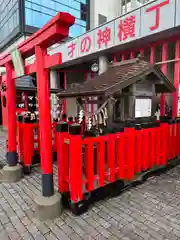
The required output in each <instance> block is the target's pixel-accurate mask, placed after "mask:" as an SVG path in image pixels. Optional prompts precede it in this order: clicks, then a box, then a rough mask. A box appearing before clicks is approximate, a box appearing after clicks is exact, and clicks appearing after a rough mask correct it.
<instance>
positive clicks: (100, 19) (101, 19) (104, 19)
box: [98, 14, 107, 25]
mask: <svg viewBox="0 0 180 240" xmlns="http://www.w3.org/2000/svg"><path fill="white" fill-rule="evenodd" d="M105 22H107V17H106V16H104V15H102V14H99V15H98V24H99V25H102V24H104V23H105Z"/></svg>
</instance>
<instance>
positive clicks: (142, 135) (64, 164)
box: [57, 123, 180, 203]
mask: <svg viewBox="0 0 180 240" xmlns="http://www.w3.org/2000/svg"><path fill="white" fill-rule="evenodd" d="M179 141H180V123H174V124H168V123H161V124H160V126H157V127H149V128H142V129H140V130H137V129H135V128H128V129H125V130H124V132H120V133H116V134H108V135H106V136H100V137H96V138H94V137H89V138H85V139H84V140H83V139H82V136H81V135H75V136H74V135H70V134H68V133H57V154H58V155H57V156H58V187H59V192H61V193H66V192H69V193H70V200H71V201H72V202H74V203H77V202H80V201H82V200H83V199H84V197H83V196H84V193H87V192H92V191H94V190H95V189H97V188H101V187H104V186H105V185H106V184H109V183H113V182H116V181H117V180H132V179H133V178H134V177H135V176H136V174H138V173H141V172H143V171H147V170H149V169H152V168H154V167H156V166H165V165H167V162H168V161H169V160H172V159H174V158H175V157H177V156H178V155H180V147H179V144H178V143H179Z"/></svg>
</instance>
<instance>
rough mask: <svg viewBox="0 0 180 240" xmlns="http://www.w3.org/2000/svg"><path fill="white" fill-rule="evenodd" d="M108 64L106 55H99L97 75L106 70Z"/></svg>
mask: <svg viewBox="0 0 180 240" xmlns="http://www.w3.org/2000/svg"><path fill="white" fill-rule="evenodd" d="M108 66H109V61H108V58H107V57H106V56H100V57H99V75H101V74H102V73H104V72H106V71H107V69H108Z"/></svg>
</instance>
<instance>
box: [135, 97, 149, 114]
mask: <svg viewBox="0 0 180 240" xmlns="http://www.w3.org/2000/svg"><path fill="white" fill-rule="evenodd" d="M151 104H152V100H151V99H149V98H144V99H143V98H137V99H136V103H135V117H136V118H138V117H150V116H151Z"/></svg>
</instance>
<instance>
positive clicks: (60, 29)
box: [0, 12, 75, 197]
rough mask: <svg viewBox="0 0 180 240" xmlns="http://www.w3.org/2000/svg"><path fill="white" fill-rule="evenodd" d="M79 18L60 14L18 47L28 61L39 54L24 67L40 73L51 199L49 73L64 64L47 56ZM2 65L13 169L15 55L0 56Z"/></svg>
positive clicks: (46, 191) (44, 162)
mask: <svg viewBox="0 0 180 240" xmlns="http://www.w3.org/2000/svg"><path fill="white" fill-rule="evenodd" d="M74 21H75V18H74V17H73V16H71V15H70V14H68V13H62V12H61V13H58V14H57V16H55V17H54V18H53V19H52V20H51V21H50V22H48V23H47V24H46V25H45V26H44V27H43V28H42V29H40V30H39V31H37V32H36V33H35V34H33V35H32V36H31V37H29V38H28V39H27V40H26V41H24V42H23V43H21V44H20V45H19V46H18V50H19V51H20V54H21V56H22V58H23V60H24V62H25V59H26V58H28V57H30V56H32V55H34V54H35V62H34V63H33V64H32V65H26V66H24V69H25V75H31V74H33V73H36V75H37V92H38V105H39V123H40V136H41V141H40V145H41V146H40V148H41V168H42V185H43V190H42V192H43V196H45V197H50V196H52V195H53V194H54V185H53V169H52V136H51V117H50V100H49V96H50V93H49V75H48V74H49V70H50V69H51V68H53V67H56V66H57V65H61V63H62V57H61V53H57V54H55V55H53V56H49V55H48V54H47V48H48V47H50V46H51V45H53V44H55V43H57V42H60V41H62V40H63V39H65V38H67V37H68V36H69V28H70V26H71V25H73V24H74ZM0 66H1V67H5V68H6V84H7V86H6V95H7V112H8V126H7V128H8V147H7V163H8V165H9V167H15V166H16V165H17V148H16V147H17V142H16V132H17V126H16V87H15V79H16V72H15V71H14V68H13V63H12V58H11V54H10V53H9V54H6V55H3V56H1V57H0Z"/></svg>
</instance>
